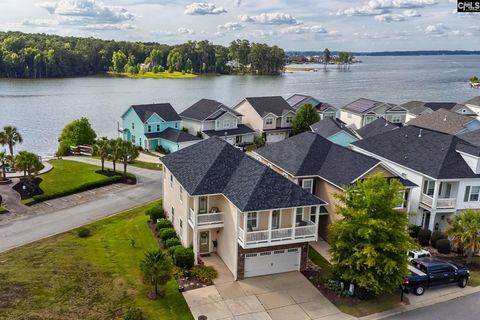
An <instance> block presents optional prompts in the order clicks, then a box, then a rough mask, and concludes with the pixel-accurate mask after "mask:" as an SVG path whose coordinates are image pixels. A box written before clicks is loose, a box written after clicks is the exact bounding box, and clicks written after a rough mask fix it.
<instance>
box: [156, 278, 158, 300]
mask: <svg viewBox="0 0 480 320" xmlns="http://www.w3.org/2000/svg"><path fill="white" fill-rule="evenodd" d="M155 296H158V283H157V281H155Z"/></svg>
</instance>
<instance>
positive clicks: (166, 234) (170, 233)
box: [160, 228, 177, 242]
mask: <svg viewBox="0 0 480 320" xmlns="http://www.w3.org/2000/svg"><path fill="white" fill-rule="evenodd" d="M176 237H177V232H176V231H175V229H173V228H165V229H162V230H160V239H162V240H163V241H164V242H166V241H167V240H168V239H172V238H176Z"/></svg>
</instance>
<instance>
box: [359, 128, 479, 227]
mask: <svg viewBox="0 0 480 320" xmlns="http://www.w3.org/2000/svg"><path fill="white" fill-rule="evenodd" d="M352 145H353V149H354V150H356V151H358V152H361V153H364V154H365V155H368V156H370V157H374V158H376V159H378V160H380V161H381V162H382V163H384V164H386V165H388V166H389V167H391V168H393V169H394V170H395V171H396V172H399V173H400V174H401V176H402V177H403V178H404V179H408V180H410V181H412V182H413V183H415V184H416V185H418V186H420V188H414V189H412V190H411V192H410V196H409V198H410V201H409V203H408V207H407V210H408V211H409V212H412V213H414V214H413V215H412V216H411V218H410V219H411V223H414V224H416V225H419V226H422V227H423V228H427V229H430V230H432V231H436V230H440V231H444V230H445V229H446V228H447V226H448V221H449V219H451V218H452V217H453V216H454V215H456V214H458V213H460V212H462V211H463V210H465V209H480V147H478V146H476V145H473V144H471V143H469V142H467V141H465V140H463V139H461V138H459V137H458V136H454V135H450V134H446V133H442V132H438V131H434V130H428V129H422V128H418V127H414V126H405V127H402V128H398V129H396V130H391V131H389V132H385V133H383V134H379V135H375V136H372V137H369V138H365V139H362V140H359V141H356V142H354V143H353V144H352Z"/></svg>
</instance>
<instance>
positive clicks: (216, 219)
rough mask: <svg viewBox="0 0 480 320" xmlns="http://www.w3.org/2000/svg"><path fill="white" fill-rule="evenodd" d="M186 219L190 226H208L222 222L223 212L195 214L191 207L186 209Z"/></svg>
mask: <svg viewBox="0 0 480 320" xmlns="http://www.w3.org/2000/svg"><path fill="white" fill-rule="evenodd" d="M188 221H190V223H191V224H192V226H194V227H195V226H208V225H214V224H222V223H223V212H214V213H199V214H195V212H194V211H193V209H192V208H190V210H189V211H188Z"/></svg>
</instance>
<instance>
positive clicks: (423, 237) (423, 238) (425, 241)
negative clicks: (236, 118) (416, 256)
mask: <svg viewBox="0 0 480 320" xmlns="http://www.w3.org/2000/svg"><path fill="white" fill-rule="evenodd" d="M431 235H432V231H430V230H428V229H422V230H420V231H419V232H418V243H419V244H420V245H421V246H423V247H427V246H428V245H429V243H430V236H431Z"/></svg>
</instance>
